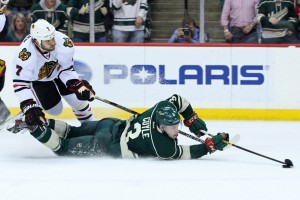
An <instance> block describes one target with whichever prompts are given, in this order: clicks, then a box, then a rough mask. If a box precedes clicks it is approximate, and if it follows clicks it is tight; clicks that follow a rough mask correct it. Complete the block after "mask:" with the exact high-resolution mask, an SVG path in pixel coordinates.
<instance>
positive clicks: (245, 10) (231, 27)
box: [221, 0, 259, 43]
mask: <svg viewBox="0 0 300 200" xmlns="http://www.w3.org/2000/svg"><path fill="white" fill-rule="evenodd" d="M258 3H259V0H225V2H224V7H223V10H222V14H221V25H222V26H223V28H224V38H225V40H226V41H227V42H229V43H258V32H257V30H256V24H257V23H256V8H257V5H258Z"/></svg>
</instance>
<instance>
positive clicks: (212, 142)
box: [204, 133, 229, 153]
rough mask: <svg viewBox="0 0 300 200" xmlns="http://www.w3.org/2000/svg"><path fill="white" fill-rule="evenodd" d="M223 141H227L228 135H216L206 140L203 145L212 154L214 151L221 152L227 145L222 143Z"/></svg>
mask: <svg viewBox="0 0 300 200" xmlns="http://www.w3.org/2000/svg"><path fill="white" fill-rule="evenodd" d="M223 140H225V141H229V134H228V133H218V134H217V135H215V136H213V137H212V138H206V140H205V141H204V144H205V145H206V147H207V149H208V151H209V152H210V153H213V152H215V151H216V150H219V151H223V149H224V147H226V146H227V145H228V144H227V143H224V142H222V141H223Z"/></svg>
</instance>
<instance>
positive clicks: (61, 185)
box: [0, 121, 300, 200]
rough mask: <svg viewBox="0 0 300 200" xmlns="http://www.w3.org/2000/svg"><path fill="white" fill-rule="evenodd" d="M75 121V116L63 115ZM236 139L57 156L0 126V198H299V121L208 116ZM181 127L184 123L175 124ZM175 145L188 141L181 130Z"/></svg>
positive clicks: (211, 123) (214, 126)
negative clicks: (188, 154) (151, 155)
mask: <svg viewBox="0 0 300 200" xmlns="http://www.w3.org/2000/svg"><path fill="white" fill-rule="evenodd" d="M69 123H70V124H76V123H77V122H75V121H69ZM207 125H208V128H209V131H210V132H212V133H217V132H218V131H227V132H229V133H231V134H232V135H235V134H240V136H241V139H240V141H239V142H238V145H240V146H242V147H245V148H248V149H250V150H252V151H256V152H258V153H261V154H263V155H266V156H269V157H272V158H275V159H276V160H280V161H284V160H285V159H287V158H288V159H290V160H292V161H293V164H294V165H295V167H294V168H290V169H285V168H282V164H281V163H277V162H275V161H271V160H268V159H265V158H262V157H259V156H256V155H253V154H251V153H248V152H245V151H242V150H240V149H237V148H234V147H231V148H229V149H228V150H226V151H223V152H216V153H214V154H211V155H207V156H205V157H202V158H201V159H198V160H175V161H163V160H156V159H145V160H122V159H113V158H66V157H57V156H55V155H54V154H53V153H52V152H51V151H50V150H48V149H47V148H46V147H44V146H43V145H42V144H40V143H39V142H38V141H36V140H35V139H34V138H33V137H32V136H30V135H29V134H28V133H25V134H16V135H15V134H12V133H8V132H6V131H2V132H0V144H1V145H0V200H48V199H49V200H94V199H99V200H135V199H138V200H169V199H172V200H177V199H178V200H179V199H184V200H193V199H198V200H200V199H201V200H208V199H215V200H282V199H287V200H298V199H300V191H299V188H300V168H299V165H300V123H299V122H279V121H276V122H268V121H207ZM182 130H184V131H186V132H187V131H188V129H186V128H184V127H182ZM179 141H180V143H182V144H195V143H197V142H196V141H193V140H191V139H189V138H186V137H185V136H180V137H179Z"/></svg>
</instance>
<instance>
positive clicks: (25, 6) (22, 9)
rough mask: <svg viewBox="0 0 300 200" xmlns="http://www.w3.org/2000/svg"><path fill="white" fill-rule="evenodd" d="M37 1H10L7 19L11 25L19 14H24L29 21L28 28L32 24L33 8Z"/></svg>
mask: <svg viewBox="0 0 300 200" xmlns="http://www.w3.org/2000/svg"><path fill="white" fill-rule="evenodd" d="M35 1H36V0H10V1H9V4H8V5H7V13H6V15H7V17H8V22H9V24H11V23H12V18H13V16H15V15H16V14H17V13H22V14H23V15H24V16H25V17H26V20H27V23H28V27H27V28H29V25H30V22H31V6H32V5H33V3H35Z"/></svg>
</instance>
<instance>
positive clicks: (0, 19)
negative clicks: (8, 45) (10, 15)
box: [0, 11, 6, 32]
mask: <svg viewBox="0 0 300 200" xmlns="http://www.w3.org/2000/svg"><path fill="white" fill-rule="evenodd" d="M0 12H1V11H0ZM5 21H6V18H5V15H4V13H2V14H0V32H1V31H2V29H3V28H4V25H5Z"/></svg>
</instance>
